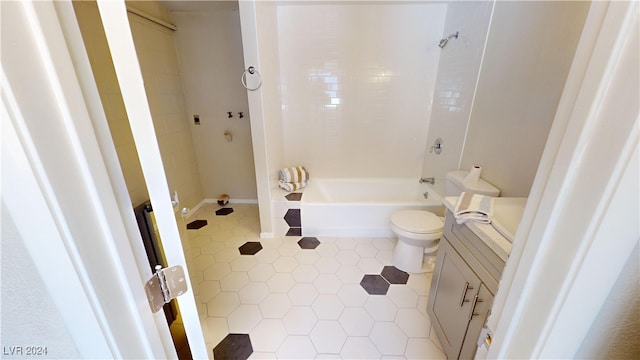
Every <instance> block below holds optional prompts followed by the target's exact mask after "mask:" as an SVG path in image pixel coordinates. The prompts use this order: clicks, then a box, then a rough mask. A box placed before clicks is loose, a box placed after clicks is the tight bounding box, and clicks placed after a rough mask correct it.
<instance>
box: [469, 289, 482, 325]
mask: <svg viewBox="0 0 640 360" xmlns="http://www.w3.org/2000/svg"><path fill="white" fill-rule="evenodd" d="M483 301H484V300H482V299H478V295H476V296H474V297H473V306H471V313H470V314H469V321H471V318H472V317H474V316H478V315H480V313H477V312H475V311H476V305H477V304H478V303H479V302H483Z"/></svg>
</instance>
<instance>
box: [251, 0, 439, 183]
mask: <svg viewBox="0 0 640 360" xmlns="http://www.w3.org/2000/svg"><path fill="white" fill-rule="evenodd" d="M257 7H258V16H259V18H260V19H263V17H264V19H271V18H276V19H277V21H276V20H274V21H273V22H274V23H273V24H271V23H269V24H268V25H270V26H271V27H268V26H267V25H265V24H262V23H261V22H260V21H259V31H260V36H261V41H262V42H263V43H264V42H266V43H267V44H268V50H267V49H266V48H265V49H264V51H265V52H267V51H268V52H269V56H268V59H265V60H264V61H262V64H261V66H262V73H263V74H264V83H265V85H264V86H265V90H263V91H265V92H267V91H268V90H269V89H271V90H269V91H276V92H277V93H278V94H279V98H278V102H277V104H278V106H277V107H273V108H271V107H269V105H267V106H266V108H265V116H266V117H268V118H269V124H268V125H267V126H268V127H269V128H273V131H271V130H269V129H268V131H267V132H268V138H267V143H268V146H269V147H270V153H271V154H282V158H281V159H279V158H275V159H272V160H271V161H272V163H273V164H272V169H271V171H274V170H276V169H278V168H280V167H283V166H291V165H292V164H303V165H305V166H306V167H307V168H308V169H309V170H310V171H311V172H312V173H313V174H315V175H314V176H323V177H381V176H389V174H393V176H398V177H402V176H412V177H418V176H419V175H420V170H421V167H422V158H423V154H424V149H425V145H426V137H427V129H428V126H429V118H430V114H431V105H430V104H431V103H432V99H433V95H434V87H435V80H436V73H437V69H438V60H439V56H440V53H441V51H440V48H438V46H437V44H438V41H439V40H440V38H441V36H442V31H443V27H444V20H445V15H446V9H447V5H446V4H445V3H410V2H368V5H366V6H361V5H359V4H356V2H312V3H308V2H307V3H305V4H304V6H301V5H300V3H295V2H282V3H280V2H258V5H257ZM268 7H274V8H273V9H270V10H271V12H269V11H267V10H265V11H264V13H268V15H264V16H263V17H261V16H260V15H263V12H261V11H260V10H261V9H262V8H268ZM262 26H264V28H263V27H262ZM263 38H264V39H263ZM270 74H273V76H276V78H271V77H270V76H271V75H270ZM271 83H275V84H277V89H273V88H269V86H270V84H271ZM276 119H280V121H279V123H280V124H279V126H278V124H276V123H277V122H278V121H277V120H276ZM276 129H277V130H276ZM280 129H281V130H280ZM274 156H276V155H274ZM353 164H358V165H357V166H353Z"/></svg>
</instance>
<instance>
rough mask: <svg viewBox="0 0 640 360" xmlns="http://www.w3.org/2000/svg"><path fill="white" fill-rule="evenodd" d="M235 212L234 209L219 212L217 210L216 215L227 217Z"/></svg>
mask: <svg viewBox="0 0 640 360" xmlns="http://www.w3.org/2000/svg"><path fill="white" fill-rule="evenodd" d="M232 212H233V208H222V209H219V210H216V215H218V216H227V215H229V214H231V213H232Z"/></svg>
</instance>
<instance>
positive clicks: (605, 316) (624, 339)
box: [576, 245, 640, 359]
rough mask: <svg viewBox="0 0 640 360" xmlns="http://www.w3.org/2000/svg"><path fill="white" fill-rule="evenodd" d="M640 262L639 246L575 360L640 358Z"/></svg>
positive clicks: (630, 255) (630, 257) (628, 261)
mask: <svg viewBox="0 0 640 360" xmlns="http://www.w3.org/2000/svg"><path fill="white" fill-rule="evenodd" d="M639 259H640V248H638V245H636V247H635V249H633V251H632V252H631V254H629V259H628V260H627V264H626V265H625V267H624V269H623V270H622V274H620V277H619V278H618V281H617V282H616V284H615V286H614V287H613V289H612V290H611V293H610V294H609V297H608V298H607V301H606V302H605V303H604V305H603V306H602V309H601V310H600V313H599V314H598V317H597V318H596V320H595V321H594V323H593V326H592V327H591V330H589V333H588V334H587V336H586V337H585V339H584V341H583V342H582V346H581V347H580V349H579V350H578V352H577V354H576V358H578V359H607V358H609V359H632V358H634V357H636V356H637V355H638V354H640V342H638V338H640V320H639V319H640V298H638V294H639V293H640V264H639V263H638V260H639Z"/></svg>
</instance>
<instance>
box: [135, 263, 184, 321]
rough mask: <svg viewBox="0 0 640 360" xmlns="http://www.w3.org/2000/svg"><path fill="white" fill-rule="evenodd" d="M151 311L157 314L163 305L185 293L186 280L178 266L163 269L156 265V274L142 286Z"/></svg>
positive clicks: (180, 267) (182, 270)
mask: <svg viewBox="0 0 640 360" xmlns="http://www.w3.org/2000/svg"><path fill="white" fill-rule="evenodd" d="M144 291H145V293H146V294H147V300H149V306H150V307H151V311H153V312H154V313H155V312H158V311H160V309H162V307H163V306H164V304H167V303H169V301H171V300H173V299H175V298H177V297H178V296H180V295H182V294H184V293H185V292H187V280H186V279H185V276H184V269H183V268H182V266H180V265H176V266H172V267H168V268H165V269H163V268H162V266H161V265H156V272H155V273H154V274H153V276H152V277H151V279H149V281H147V282H146V283H145V285H144Z"/></svg>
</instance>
